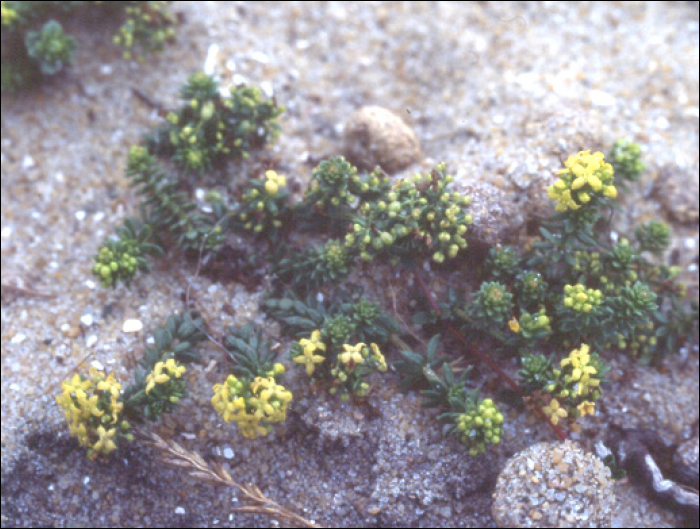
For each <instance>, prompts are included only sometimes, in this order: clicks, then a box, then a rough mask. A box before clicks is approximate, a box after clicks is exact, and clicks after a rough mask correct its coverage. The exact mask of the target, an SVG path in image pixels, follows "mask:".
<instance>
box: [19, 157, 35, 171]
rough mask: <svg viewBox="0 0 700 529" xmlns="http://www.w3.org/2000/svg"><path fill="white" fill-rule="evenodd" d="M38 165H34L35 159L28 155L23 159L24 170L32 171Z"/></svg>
mask: <svg viewBox="0 0 700 529" xmlns="http://www.w3.org/2000/svg"><path fill="white" fill-rule="evenodd" d="M35 165H36V164H35V163H34V158H32V157H31V156H29V155H28V154H26V155H25V156H24V158H22V169H30V168H32V167H34V166H35Z"/></svg>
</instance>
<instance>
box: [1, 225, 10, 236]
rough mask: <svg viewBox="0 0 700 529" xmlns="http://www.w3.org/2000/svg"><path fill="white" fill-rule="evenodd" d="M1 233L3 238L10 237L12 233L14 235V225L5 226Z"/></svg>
mask: <svg viewBox="0 0 700 529" xmlns="http://www.w3.org/2000/svg"><path fill="white" fill-rule="evenodd" d="M1 233H2V235H0V237H2V238H3V239H9V238H10V235H12V226H5V227H4V228H3V229H2V232H1Z"/></svg>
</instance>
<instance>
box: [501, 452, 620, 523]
mask: <svg viewBox="0 0 700 529" xmlns="http://www.w3.org/2000/svg"><path fill="white" fill-rule="evenodd" d="M516 498H517V500H518V501H515V499H516ZM614 508H615V494H614V492H613V480H612V478H611V477H610V469H609V468H608V467H606V466H605V465H604V464H603V462H602V461H601V460H600V459H599V458H598V457H596V456H595V455H593V454H590V453H586V452H584V451H583V449H582V448H581V447H580V446H579V445H578V444H577V443H574V442H572V441H565V442H564V443H539V444H536V445H533V446H531V447H529V448H528V449H526V450H523V451H522V452H520V453H518V454H516V455H514V456H513V457H512V458H511V459H509V460H508V462H507V463H506V466H505V467H504V468H503V470H502V471H501V473H500V475H499V476H498V482H497V483H496V489H495V491H494V493H493V505H492V507H491V513H492V514H493V517H494V519H495V520H496V523H497V524H498V526H499V527H610V525H611V523H612V513H613V510H614Z"/></svg>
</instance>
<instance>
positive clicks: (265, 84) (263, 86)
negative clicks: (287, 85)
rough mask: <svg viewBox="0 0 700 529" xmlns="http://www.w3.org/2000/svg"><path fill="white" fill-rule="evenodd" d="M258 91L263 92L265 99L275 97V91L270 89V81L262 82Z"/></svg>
mask: <svg viewBox="0 0 700 529" xmlns="http://www.w3.org/2000/svg"><path fill="white" fill-rule="evenodd" d="M260 89H261V90H262V91H263V92H265V95H266V96H267V97H272V96H274V95H275V89H274V88H273V87H272V83H271V82H270V81H263V82H262V83H260Z"/></svg>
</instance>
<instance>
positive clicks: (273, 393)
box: [211, 375, 292, 439]
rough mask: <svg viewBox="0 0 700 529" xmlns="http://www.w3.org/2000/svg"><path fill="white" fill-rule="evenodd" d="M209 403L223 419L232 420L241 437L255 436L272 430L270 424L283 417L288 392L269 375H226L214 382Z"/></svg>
mask: <svg viewBox="0 0 700 529" xmlns="http://www.w3.org/2000/svg"><path fill="white" fill-rule="evenodd" d="M213 389H214V396H213V397H212V398H211V403H212V406H213V407H214V409H215V410H216V411H217V412H218V413H219V414H220V415H221V417H222V419H223V420H224V421H226V422H231V421H233V422H235V423H236V424H237V425H238V427H239V428H240V430H241V434H242V435H243V436H244V437H248V438H250V439H256V438H258V437H260V436H264V435H267V434H268V433H270V432H271V431H272V428H273V424H274V423H278V422H283V421H284V420H285V419H286V418H287V405H288V404H289V402H290V401H291V400H292V394H291V392H289V391H288V390H287V389H285V387H284V386H281V385H279V384H277V382H275V378H274V377H273V376H270V377H255V379H254V380H252V381H251V380H246V379H238V378H236V376H234V375H229V376H228V377H227V378H226V382H224V383H223V384H215V385H214V388H213Z"/></svg>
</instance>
